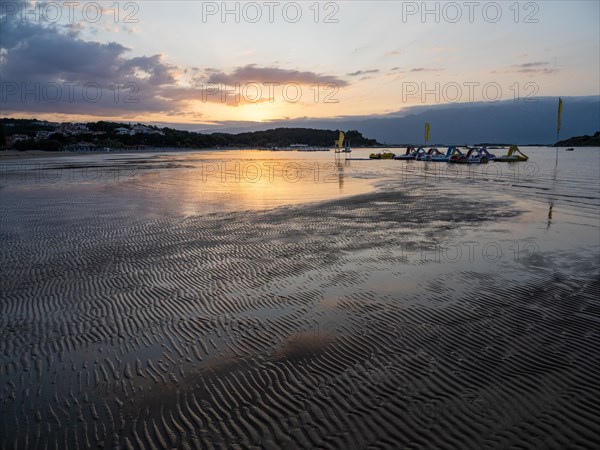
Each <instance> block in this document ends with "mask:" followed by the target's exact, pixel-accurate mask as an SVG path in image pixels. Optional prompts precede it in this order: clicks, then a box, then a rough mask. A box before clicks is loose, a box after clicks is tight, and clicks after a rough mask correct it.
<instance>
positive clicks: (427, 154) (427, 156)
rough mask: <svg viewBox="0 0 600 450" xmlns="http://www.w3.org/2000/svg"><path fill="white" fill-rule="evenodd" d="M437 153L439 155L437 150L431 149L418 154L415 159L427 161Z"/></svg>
mask: <svg viewBox="0 0 600 450" xmlns="http://www.w3.org/2000/svg"><path fill="white" fill-rule="evenodd" d="M438 153H440V151H439V150H438V149H437V148H434V147H431V148H430V149H429V150H427V151H426V152H423V153H420V154H418V155H417V157H416V158H415V159H416V160H417V161H429V160H430V159H431V156H432V155H436V154H438Z"/></svg>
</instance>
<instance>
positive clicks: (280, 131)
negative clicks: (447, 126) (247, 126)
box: [0, 118, 381, 151]
mask: <svg viewBox="0 0 600 450" xmlns="http://www.w3.org/2000/svg"><path fill="white" fill-rule="evenodd" d="M345 134H346V140H347V141H350V143H351V145H352V146H353V147H375V146H381V144H379V143H378V142H377V141H376V140H375V139H367V138H365V137H364V136H363V135H362V134H361V133H360V132H359V131H357V130H349V131H345ZM338 136H339V129H338V130H321V129H312V128H275V129H272V130H265V131H251V132H245V133H238V134H231V133H210V134H207V133H197V132H192V131H187V130H176V129H173V128H168V127H164V128H159V127H157V126H147V125H143V124H136V125H133V126H132V125H129V124H125V123H118V122H104V121H100V122H89V123H85V124H72V123H52V122H41V121H38V120H36V119H10V118H3V119H0V147H1V146H2V144H3V143H5V142H6V145H7V146H8V147H9V148H15V149H17V150H29V149H40V150H50V151H54V150H60V149H62V148H65V147H69V146H81V144H82V143H83V144H84V145H86V146H91V147H110V148H121V147H140V146H148V147H175V148H182V147H183V148H219V147H223V148H249V147H251V148H252V147H254V148H270V147H289V146H291V145H294V144H296V145H297V144H301V145H307V146H313V147H333V145H334V141H335V140H336V139H338ZM17 138H18V140H17Z"/></svg>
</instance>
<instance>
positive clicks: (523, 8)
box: [0, 0, 600, 125]
mask: <svg viewBox="0 0 600 450" xmlns="http://www.w3.org/2000/svg"><path fill="white" fill-rule="evenodd" d="M599 5H600V2H598V1H597V0H593V1H547V0H546V1H537V2H531V1H524V2H517V1H498V2H487V1H465V2H460V1H459V2H421V1H419V2H405V1H385V2H384V1H343V2H342V1H338V2H316V1H307V2H304V1H299V2H286V1H264V2H263V1H258V2H220V1H219V2H200V1H138V2H127V1H124V2H115V1H111V2H86V1H72V2H69V1H67V2H15V1H12V2H11V1H5V0H0V26H1V27H0V83H1V88H2V91H1V98H0V106H1V111H0V116H2V117H34V116H35V117H37V118H39V119H45V120H51V121H92V120H115V121H127V122H146V123H147V122H160V123H178V124H182V123H185V124H192V125H199V124H202V125H210V124H223V123H236V122H244V121H256V122H261V121H263V122H264V121H271V120H282V119H287V118H290V119H292V118H331V117H346V116H377V115H386V114H394V113H397V112H401V111H402V110H403V109H406V108H408V107H412V106H417V105H435V104H443V103H464V102H473V101H489V102H494V101H497V100H510V99H512V100H513V101H515V102H520V101H528V99H531V98H535V97H546V96H559V95H562V96H584V95H598V94H600V25H599V23H600V6H599Z"/></svg>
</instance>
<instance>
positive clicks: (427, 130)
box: [425, 123, 431, 144]
mask: <svg viewBox="0 0 600 450" xmlns="http://www.w3.org/2000/svg"><path fill="white" fill-rule="evenodd" d="M430 128H431V127H430V126H429V123H426V124H425V144H427V143H428V142H429V129H430Z"/></svg>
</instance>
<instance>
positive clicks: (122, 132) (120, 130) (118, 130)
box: [115, 127, 134, 135]
mask: <svg viewBox="0 0 600 450" xmlns="http://www.w3.org/2000/svg"><path fill="white" fill-rule="evenodd" d="M115 133H117V134H119V135H127V134H130V135H131V134H134V133H133V132H132V131H131V130H130V129H129V128H124V127H121V128H115Z"/></svg>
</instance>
